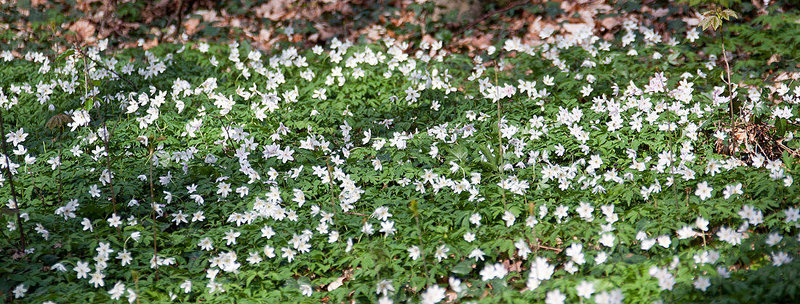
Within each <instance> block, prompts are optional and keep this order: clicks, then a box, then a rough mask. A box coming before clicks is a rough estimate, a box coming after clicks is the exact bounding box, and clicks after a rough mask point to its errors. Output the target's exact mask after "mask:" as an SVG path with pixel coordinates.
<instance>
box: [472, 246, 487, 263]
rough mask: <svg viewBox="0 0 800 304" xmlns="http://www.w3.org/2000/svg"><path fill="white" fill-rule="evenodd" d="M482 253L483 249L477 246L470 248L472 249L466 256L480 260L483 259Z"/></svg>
mask: <svg viewBox="0 0 800 304" xmlns="http://www.w3.org/2000/svg"><path fill="white" fill-rule="evenodd" d="M483 255H484V253H483V250H480V249H478V248H475V249H473V250H472V251H471V252H470V253H469V256H468V258H470V259H473V258H474V259H475V261H476V262H477V261H478V260H481V261H483Z"/></svg>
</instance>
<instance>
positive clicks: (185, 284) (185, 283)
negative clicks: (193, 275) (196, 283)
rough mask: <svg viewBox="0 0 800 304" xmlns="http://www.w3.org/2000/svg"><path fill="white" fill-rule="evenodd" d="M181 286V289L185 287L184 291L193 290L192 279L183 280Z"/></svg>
mask: <svg viewBox="0 0 800 304" xmlns="http://www.w3.org/2000/svg"><path fill="white" fill-rule="evenodd" d="M180 287H181V289H183V293H189V292H190V291H192V281H190V280H185V281H183V283H181V286H180Z"/></svg>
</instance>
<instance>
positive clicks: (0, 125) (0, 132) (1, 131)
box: [0, 111, 25, 252]
mask: <svg viewBox="0 0 800 304" xmlns="http://www.w3.org/2000/svg"><path fill="white" fill-rule="evenodd" d="M5 134H6V131H5V126H4V122H3V111H0V142H2V145H3V156H4V157H5V159H6V175H8V184H9V185H10V186H11V198H12V199H13V200H14V208H16V211H17V212H16V213H17V228H18V229H19V240H20V247H21V248H22V252H25V231H24V230H23V229H22V219H21V216H20V212H19V201H18V200H17V191H16V189H14V176H13V175H11V160H10V159H9V157H8V148H7V147H6V141H5Z"/></svg>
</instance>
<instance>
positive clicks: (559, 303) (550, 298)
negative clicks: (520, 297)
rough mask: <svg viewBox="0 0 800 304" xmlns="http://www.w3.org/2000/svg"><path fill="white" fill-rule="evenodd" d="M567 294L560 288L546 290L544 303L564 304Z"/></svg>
mask: <svg viewBox="0 0 800 304" xmlns="http://www.w3.org/2000/svg"><path fill="white" fill-rule="evenodd" d="M566 299H567V296H566V295H564V294H563V293H561V291H560V290H558V289H556V290H551V291H548V292H547V297H546V298H545V299H544V302H545V303H546V304H564V300H566Z"/></svg>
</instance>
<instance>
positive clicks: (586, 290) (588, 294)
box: [575, 281, 594, 299]
mask: <svg viewBox="0 0 800 304" xmlns="http://www.w3.org/2000/svg"><path fill="white" fill-rule="evenodd" d="M575 291H577V293H578V297H584V298H586V299H591V298H592V294H593V293H594V283H591V282H587V281H581V282H580V283H579V284H578V286H575Z"/></svg>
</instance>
